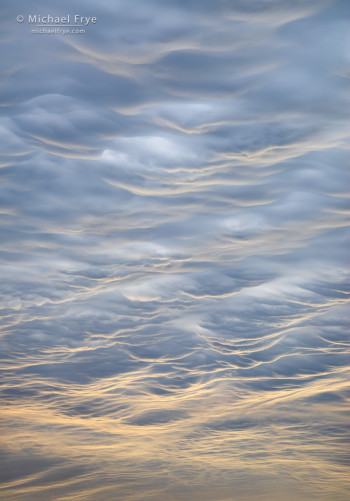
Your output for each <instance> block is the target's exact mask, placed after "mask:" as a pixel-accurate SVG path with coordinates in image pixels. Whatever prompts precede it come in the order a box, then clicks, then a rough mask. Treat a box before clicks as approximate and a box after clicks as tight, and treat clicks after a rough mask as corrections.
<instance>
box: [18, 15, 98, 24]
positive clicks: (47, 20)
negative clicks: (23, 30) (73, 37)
mask: <svg viewBox="0 0 350 501" xmlns="http://www.w3.org/2000/svg"><path fill="white" fill-rule="evenodd" d="M71 21H72V24H75V25H77V26H78V25H80V26H87V25H88V24H90V23H92V24H96V23H97V18H96V17H86V16H81V15H80V14H75V15H74V16H71V15H70V14H67V15H66V16H61V17H58V16H50V15H47V16H40V15H37V14H34V15H31V14H29V16H28V23H33V24H41V25H44V24H57V25H62V24H71Z"/></svg>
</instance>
